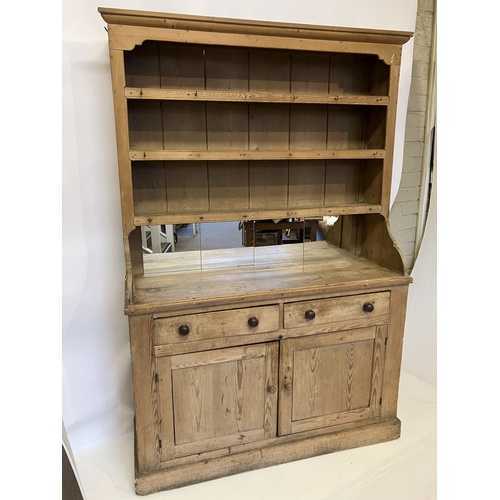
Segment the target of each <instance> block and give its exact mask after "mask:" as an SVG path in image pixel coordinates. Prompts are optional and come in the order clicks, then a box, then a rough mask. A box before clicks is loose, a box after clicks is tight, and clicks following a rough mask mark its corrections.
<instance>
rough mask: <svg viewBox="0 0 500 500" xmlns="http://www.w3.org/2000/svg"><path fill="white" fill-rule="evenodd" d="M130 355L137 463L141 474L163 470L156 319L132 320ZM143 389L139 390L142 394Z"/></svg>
mask: <svg viewBox="0 0 500 500" xmlns="http://www.w3.org/2000/svg"><path fill="white" fill-rule="evenodd" d="M129 331H130V354H131V358H132V379H133V382H134V387H135V388H136V390H135V391H134V406H135V435H136V441H135V442H136V445H135V446H136V448H135V454H136V462H137V467H138V472H139V473H144V472H149V471H152V470H157V469H158V468H159V467H160V461H161V455H160V439H161V437H160V414H159V408H158V388H157V383H156V371H155V362H154V342H153V318H152V316H151V315H149V314H143V315H139V316H131V317H129ZM139 388H140V390H139Z"/></svg>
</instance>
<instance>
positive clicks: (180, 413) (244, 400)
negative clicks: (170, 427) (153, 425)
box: [158, 344, 277, 457]
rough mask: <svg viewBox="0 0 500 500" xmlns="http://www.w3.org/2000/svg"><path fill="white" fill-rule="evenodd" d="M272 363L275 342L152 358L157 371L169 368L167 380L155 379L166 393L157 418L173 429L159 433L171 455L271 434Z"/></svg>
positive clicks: (273, 403) (273, 409)
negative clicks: (169, 432)
mask: <svg viewBox="0 0 500 500" xmlns="http://www.w3.org/2000/svg"><path fill="white" fill-rule="evenodd" d="M272 358H274V359H272ZM276 363H277V345H276V344H275V345H274V346H272V345H267V344H258V345H254V346H249V347H234V348H231V349H221V350H218V351H207V352H203V353H190V354H185V355H179V356H173V357H167V358H161V359H160V360H158V364H159V365H160V364H161V365H163V366H164V368H162V371H163V372H165V371H166V370H167V369H169V370H171V385H170V381H167V383H166V384H165V385H164V386H163V385H162V383H160V390H161V394H162V397H166V398H171V402H170V403H168V405H167V406H164V407H162V409H165V411H166V412H167V413H165V414H164V415H163V414H162V418H163V417H165V418H166V419H167V420H168V421H170V420H171V419H173V422H174V433H173V434H168V433H165V434H163V433H162V437H163V440H167V441H168V443H169V444H168V448H169V449H172V450H173V454H174V456H175V457H180V456H186V455H190V454H193V453H199V452H206V451H210V450H214V449H218V448H221V447H227V446H231V445H239V444H244V443H247V442H252V441H259V440H263V439H264V438H265V436H269V437H270V438H272V437H275V435H276V434H275V425H274V427H273V423H272V422H276V399H277V395H276V390H274V391H273V390H272V389H275V387H276V376H277V371H276V366H277V365H276ZM161 380H163V379H161ZM162 429H163V428H162ZM273 429H274V434H273Z"/></svg>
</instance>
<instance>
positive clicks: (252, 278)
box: [126, 241, 411, 320]
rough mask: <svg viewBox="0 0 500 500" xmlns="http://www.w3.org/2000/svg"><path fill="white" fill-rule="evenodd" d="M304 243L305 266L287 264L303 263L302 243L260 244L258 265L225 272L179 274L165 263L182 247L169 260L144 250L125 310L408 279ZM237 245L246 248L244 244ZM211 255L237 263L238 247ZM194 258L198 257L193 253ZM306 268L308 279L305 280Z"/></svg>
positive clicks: (153, 309)
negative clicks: (307, 254)
mask: <svg viewBox="0 0 500 500" xmlns="http://www.w3.org/2000/svg"><path fill="white" fill-rule="evenodd" d="M306 245H307V246H311V249H312V248H314V251H313V250H311V252H313V253H314V254H315V255H316V259H315V260H311V261H310V262H308V263H307V265H306V266H305V268H303V267H302V266H298V265H291V263H294V262H295V263H296V262H302V256H303V250H302V248H300V247H301V245H286V246H283V247H282V248H278V249H279V250H280V252H279V253H277V252H276V249H277V247H261V248H259V249H258V250H259V252H257V249H255V250H256V260H258V262H259V264H258V265H256V266H254V267H252V268H249V267H248V266H241V267H238V266H237V265H234V266H229V267H228V268H226V269H225V270H224V273H221V270H220V269H219V268H206V269H204V270H203V271H202V272H200V271H193V272H189V271H186V272H185V273H182V279H179V277H180V274H179V273H172V272H169V267H170V266H175V265H176V264H175V261H176V259H178V258H186V255H185V254H186V252H181V253H178V254H172V255H171V256H169V257H172V259H168V260H165V259H162V258H161V257H162V256H161V255H160V256H154V255H145V256H144V262H145V274H144V276H137V277H136V280H135V282H136V291H135V303H134V304H133V305H130V306H129V307H127V309H126V313H127V314H139V313H140V312H141V311H148V312H162V311H163V312H164V311H165V310H170V311H175V310H180V309H182V308H189V307H191V308H195V307H200V306H205V307H210V306H214V305H216V304H221V303H224V304H225V305H231V304H241V306H240V307H242V306H244V305H246V304H247V303H249V302H252V301H253V302H255V301H259V302H260V301H264V300H270V301H272V300H276V299H277V298H280V299H284V300H296V298H297V297H304V298H305V297H306V295H305V294H307V295H308V296H311V295H314V296H318V295H321V294H334V293H342V292H344V293H346V292H350V291H356V290H357V291H358V293H359V291H364V290H369V289H370V288H377V287H380V286H388V287H389V286H391V285H398V284H407V283H409V282H411V278H409V277H408V276H403V275H401V274H399V273H397V272H394V271H391V270H389V269H385V268H383V267H380V266H378V265H376V264H373V263H371V262H370V261H368V260H365V259H359V258H356V257H353V256H351V255H350V253H349V252H347V251H345V250H342V249H338V248H335V247H333V246H331V245H329V244H328V243H326V242H321V241H317V242H314V243H307V244H306ZM297 247H299V248H297ZM241 250H242V252H246V249H245V248H243V249H241ZM282 252H283V253H282ZM183 254H184V255H183ZM209 255H211V256H212V258H214V259H224V258H228V259H233V260H232V262H235V263H236V262H237V260H236V258H237V255H238V252H234V249H232V250H231V251H227V250H226V251H224V250H215V251H210V250H207V251H206V255H205V258H209ZM158 257H160V259H158ZM163 257H164V256H163ZM193 258H195V259H199V255H198V253H197V252H195V253H194V254H193ZM169 263H170V264H169ZM227 263H228V264H229V263H230V261H228V262H227ZM165 266H167V267H165ZM214 267H215V266H214ZM304 270H305V271H306V272H307V280H305V279H304V277H305V274H304ZM360 305H361V304H360ZM376 310H377V309H376ZM366 316H368V315H366ZM340 319H341V318H339V317H337V320H340Z"/></svg>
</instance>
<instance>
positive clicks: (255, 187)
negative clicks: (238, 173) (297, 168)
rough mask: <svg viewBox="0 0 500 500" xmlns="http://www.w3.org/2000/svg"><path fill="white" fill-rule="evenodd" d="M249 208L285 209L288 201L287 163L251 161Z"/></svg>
mask: <svg viewBox="0 0 500 500" xmlns="http://www.w3.org/2000/svg"><path fill="white" fill-rule="evenodd" d="M249 168H250V208H274V207H280V208H283V207H286V206H287V200H288V196H287V195H288V162H287V161H251V162H249Z"/></svg>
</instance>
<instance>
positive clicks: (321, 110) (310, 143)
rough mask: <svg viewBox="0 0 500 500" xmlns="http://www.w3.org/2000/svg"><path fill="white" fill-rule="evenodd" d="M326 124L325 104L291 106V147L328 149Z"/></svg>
mask: <svg viewBox="0 0 500 500" xmlns="http://www.w3.org/2000/svg"><path fill="white" fill-rule="evenodd" d="M339 107H341V106H339ZM326 124H327V109H326V107H325V106H315V105H301V104H299V105H295V106H291V107H290V149H299V150H300V149H316V150H322V149H326Z"/></svg>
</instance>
